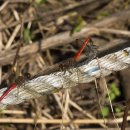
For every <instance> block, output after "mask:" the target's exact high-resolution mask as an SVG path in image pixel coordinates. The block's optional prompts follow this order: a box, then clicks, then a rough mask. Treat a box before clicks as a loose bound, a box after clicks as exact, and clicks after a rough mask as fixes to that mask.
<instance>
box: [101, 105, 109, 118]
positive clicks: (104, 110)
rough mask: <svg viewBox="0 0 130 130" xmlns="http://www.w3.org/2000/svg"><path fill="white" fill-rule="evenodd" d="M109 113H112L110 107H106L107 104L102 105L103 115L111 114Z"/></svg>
mask: <svg viewBox="0 0 130 130" xmlns="http://www.w3.org/2000/svg"><path fill="white" fill-rule="evenodd" d="M109 113H110V110H109V108H108V107H106V106H104V107H102V112H101V115H102V116H104V117H107V116H109Z"/></svg>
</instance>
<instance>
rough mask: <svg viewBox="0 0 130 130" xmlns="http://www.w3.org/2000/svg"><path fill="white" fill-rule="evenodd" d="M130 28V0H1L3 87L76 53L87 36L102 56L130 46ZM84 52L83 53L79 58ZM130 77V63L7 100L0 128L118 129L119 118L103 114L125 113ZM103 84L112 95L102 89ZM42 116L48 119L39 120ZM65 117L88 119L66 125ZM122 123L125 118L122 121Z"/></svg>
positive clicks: (49, 129)
mask: <svg viewBox="0 0 130 130" xmlns="http://www.w3.org/2000/svg"><path fill="white" fill-rule="evenodd" d="M129 30H130V0H100V1H99V0H1V1H0V82H1V85H0V86H1V88H3V87H7V86H10V84H11V83H13V82H14V81H15V79H16V78H17V77H18V76H19V75H24V74H26V73H30V74H31V76H35V75H37V74H38V73H39V72H41V71H46V70H47V69H48V66H53V65H55V64H57V63H59V62H62V61H64V60H67V59H68V58H70V57H73V56H74V55H75V54H76V53H77V52H78V50H79V49H80V48H81V46H82V43H83V41H84V40H83V39H85V38H87V37H88V36H91V38H92V40H93V43H94V45H96V46H97V56H99V57H102V56H105V55H106V54H110V53H113V52H116V51H119V50H121V49H124V48H125V47H129V46H130V45H129V44H130V43H129V42H130V39H129V38H130V32H129ZM76 39H78V42H77V41H76ZM19 49H20V50H19ZM17 51H18V53H17ZM16 54H17V58H16ZM83 57H85V53H83V54H82V55H81V57H80V58H81V59H82V58H83ZM15 60H16V61H15ZM108 69H109V68H108ZM52 71H53V70H52ZM50 73H51V72H50ZM129 78H130V69H129V68H127V69H125V70H122V71H119V72H114V71H113V73H112V74H111V75H109V76H107V77H103V78H98V79H97V81H96V83H95V82H91V83H84V84H79V85H77V86H76V87H73V88H70V89H67V90H62V91H58V92H56V93H52V94H49V95H45V96H42V97H40V98H37V99H32V100H27V101H25V102H23V103H21V104H19V105H9V106H7V108H6V109H5V110H1V113H0V129H1V130H22V129H25V130H33V129H36V130H58V129H65V130H72V129H73V130H90V129H92V128H93V129H95V130H97V129H99V130H101V128H102V129H105V127H106V126H107V127H109V128H113V127H114V128H117V123H111V122H110V123H108V124H107V125H105V124H104V121H103V119H105V118H106V119H110V120H112V119H114V118H115V117H116V118H119V119H120V118H122V117H123V112H124V108H125V106H126V105H127V100H128V99H129V98H130V88H129V84H130V80H129ZM104 79H105V82H104ZM105 83H107V87H108V88H109V96H110V98H109V96H108V94H107V92H104V90H103V89H102V88H103V86H104V84H105ZM96 84H97V87H98V89H96ZM110 99H111V102H112V104H113V111H114V112H112V110H111V105H110V104H109V102H110V101H109V100H110ZM66 104H67V105H66ZM65 106H66V107H65ZM64 107H65V108H64ZM127 116H129V112H128V115H127ZM9 119H12V120H9ZM39 119H42V120H44V121H45V122H44V123H38V120H39ZM57 119H59V120H57ZM62 119H66V120H70V121H72V122H73V120H74V119H77V120H80V119H90V121H89V122H85V120H83V121H82V123H75V124H73V123H72V122H70V123H68V124H64V121H63V120H62ZM98 119H102V121H101V122H100V121H99V120H98ZM91 121H92V122H91ZM93 121H94V122H95V123H93ZM2 122H4V123H2ZM11 122H13V123H11ZM121 123H122V120H120V121H119V126H121ZM129 125H130V124H129V123H128V124H127V127H129Z"/></svg>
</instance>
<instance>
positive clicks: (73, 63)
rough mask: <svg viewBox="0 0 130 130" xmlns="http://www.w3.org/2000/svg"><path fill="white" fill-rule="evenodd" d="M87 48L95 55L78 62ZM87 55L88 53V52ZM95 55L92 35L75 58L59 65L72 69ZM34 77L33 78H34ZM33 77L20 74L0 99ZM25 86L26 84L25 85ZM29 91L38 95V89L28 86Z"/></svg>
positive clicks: (61, 67) (62, 67) (65, 68)
mask: <svg viewBox="0 0 130 130" xmlns="http://www.w3.org/2000/svg"><path fill="white" fill-rule="evenodd" d="M89 43H90V44H92V45H90V46H88V48H86V46H87V45H88V44H89ZM85 49H87V50H92V54H91V55H93V56H92V57H90V58H89V59H85V60H84V61H83V62H81V63H78V62H77V61H78V59H79V58H80V56H81V54H82V53H83V51H84V50H85ZM86 55H88V52H86ZM88 57H89V55H88ZM94 57H95V47H94V46H93V41H92V39H91V37H90V36H88V37H87V38H86V39H85V41H84V42H83V44H82V46H81V48H80V49H79V51H78V52H77V53H76V54H75V55H74V57H73V58H71V59H69V60H67V61H65V62H64V63H61V64H59V65H58V67H59V68H60V70H64V71H65V70H67V69H70V68H71V67H75V66H77V67H78V66H81V65H83V64H86V63H87V62H88V61H90V60H91V59H92V58H94ZM34 77H37V76H34ZM34 77H33V78H34ZM33 78H31V76H30V74H27V75H25V76H18V78H17V79H16V80H15V82H14V83H12V84H11V86H10V87H8V88H7V89H6V90H5V91H4V92H3V94H2V95H1V97H0V101H2V100H3V99H4V98H5V97H6V96H7V95H8V94H9V93H10V92H11V91H12V90H13V89H14V88H16V86H22V85H23V83H25V82H26V81H28V80H29V79H33ZM23 86H24V85H23ZM24 88H25V89H26V88H27V87H24ZM27 91H28V92H29V91H30V92H29V93H34V94H35V95H36V93H37V92H36V91H35V90H31V89H29V88H27ZM38 94H39V93H38Z"/></svg>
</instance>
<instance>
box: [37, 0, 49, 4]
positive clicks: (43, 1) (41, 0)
mask: <svg viewBox="0 0 130 130" xmlns="http://www.w3.org/2000/svg"><path fill="white" fill-rule="evenodd" d="M46 2H47V0H35V3H36V4H37V5H40V4H44V3H46Z"/></svg>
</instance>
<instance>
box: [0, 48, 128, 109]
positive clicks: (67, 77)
mask: <svg viewBox="0 0 130 130" xmlns="http://www.w3.org/2000/svg"><path fill="white" fill-rule="evenodd" d="M98 62H99V63H100V66H99V64H98ZM129 66H130V47H127V48H124V49H122V50H120V51H117V52H115V53H111V54H108V55H106V56H104V57H101V58H99V59H98V61H97V59H96V58H95V59H94V60H92V61H90V62H89V63H88V64H85V65H82V66H80V67H77V68H71V69H69V70H68V71H66V72H62V71H58V72H54V73H51V74H48V75H43V76H39V77H36V78H34V79H31V80H28V81H25V82H24V83H23V84H21V85H18V84H17V86H16V87H15V88H14V89H12V90H11V91H10V92H9V93H8V94H7V95H6V96H5V97H4V99H3V100H2V101H1V102H0V108H1V109H4V108H5V107H6V106H7V105H13V104H19V103H21V102H24V101H25V100H28V99H31V98H37V97H40V96H42V95H45V94H50V93H53V92H56V91H59V90H61V89H67V88H71V87H73V86H76V85H77V84H79V83H89V82H91V81H93V80H94V79H95V78H98V77H100V74H101V72H102V73H103V75H104V76H107V75H109V74H111V73H112V72H113V71H120V70H122V69H125V68H128V67H129ZM6 89H7V88H3V89H0V96H1V95H2V94H3V93H4V92H5V90H6Z"/></svg>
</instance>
